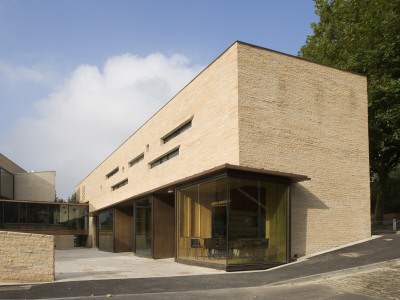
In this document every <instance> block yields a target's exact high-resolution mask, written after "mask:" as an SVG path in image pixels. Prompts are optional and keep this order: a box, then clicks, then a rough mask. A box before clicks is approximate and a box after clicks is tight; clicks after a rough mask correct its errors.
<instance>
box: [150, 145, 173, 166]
mask: <svg viewBox="0 0 400 300" xmlns="http://www.w3.org/2000/svg"><path fill="white" fill-rule="evenodd" d="M178 155H179V147H178V148H176V149H175V150H173V151H171V152H169V153H167V154H165V155H164V156H162V157H160V158H158V159H156V160H155V161H153V162H152V163H150V167H151V168H154V167H157V166H158V165H161V164H163V163H165V162H166V161H167V160H170V159H171V158H173V157H175V156H178Z"/></svg>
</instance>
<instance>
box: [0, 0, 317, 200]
mask: <svg viewBox="0 0 400 300" xmlns="http://www.w3.org/2000/svg"><path fill="white" fill-rule="evenodd" d="M317 21H318V18H317V16H316V15H315V13H314V2H313V1H311V0H282V1H276V0H275V1H272V0H264V1H261V0H258V1H256V0H248V1H236V0H229V1H228V0H226V1H225V0H213V1H209V0H197V1H191V0H186V1H184V0H179V1H178V0H146V1H144V0H142V1H135V0H130V1H121V0H116V1H102V0H96V1H95V0H79V1H75V0H70V1H61V0H59V1H55V0H37V1H22V0H0V41H1V43H0V114H1V118H2V122H1V126H0V152H1V153H3V154H4V155H6V156H7V157H9V158H10V159H12V160H13V161H15V162H16V163H18V164H19V165H20V166H21V167H23V168H25V169H27V170H35V171H41V170H55V171H56V172H57V194H59V195H60V196H61V197H63V198H66V197H67V196H68V195H70V194H72V193H73V192H74V190H75V185H76V184H78V183H79V182H80V181H81V180H82V179H83V178H84V177H85V176H86V175H88V173H89V172H90V171H92V170H93V169H94V168H95V167H96V166H97V165H98V164H99V163H100V162H101V161H102V160H103V159H104V158H106V157H107V156H108V155H109V154H110V153H111V152H112V151H113V150H114V149H115V148H116V147H118V146H119V145H120V144H121V143H122V142H123V141H124V140H125V139H126V138H127V137H129V135H130V134H131V133H132V132H134V131H135V130H136V129H137V128H138V127H139V126H140V125H141V124H142V123H143V122H145V121H146V119H148V118H149V117H150V116H151V115H152V114H154V113H155V112H156V110H157V109H158V108H159V107H161V106H162V105H163V104H164V103H165V102H166V101H168V100H169V99H170V98H171V97H172V96H173V95H174V94H175V93H176V92H178V91H179V90H180V89H181V88H182V87H183V86H184V85H185V84H186V83H187V82H189V81H190V80H191V79H192V78H193V77H194V76H195V75H196V74H197V73H198V72H199V71H201V69H202V68H204V67H205V66H207V65H208V64H209V63H211V62H212V61H213V60H214V59H215V58H216V57H218V55H220V54H221V53H222V52H223V51H224V50H225V49H226V48H228V47H229V46H230V45H231V44H232V43H233V42H234V41H236V40H240V41H244V42H247V43H251V44H255V45H258V46H262V47H266V48H269V49H273V50H277V51H281V52H284V53H288V54H292V55H296V54H297V52H298V51H299V49H300V47H301V46H302V45H303V44H304V42H305V40H306V36H307V35H308V34H311V33H312V30H311V27H310V24H311V23H312V22H317ZM106 117H107V121H106V122H107V124H112V128H111V129H110V128H108V127H105V126H104V123H105V120H104V118H106ZM103 126H104V127H103ZM100 141H101V142H100Z"/></svg>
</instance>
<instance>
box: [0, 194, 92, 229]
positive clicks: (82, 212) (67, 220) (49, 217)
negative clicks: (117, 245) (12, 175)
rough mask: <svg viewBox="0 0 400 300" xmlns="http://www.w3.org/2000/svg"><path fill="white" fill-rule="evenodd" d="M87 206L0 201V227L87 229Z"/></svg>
mask: <svg viewBox="0 0 400 300" xmlns="http://www.w3.org/2000/svg"><path fill="white" fill-rule="evenodd" d="M88 210H89V208H88V206H87V205H72V204H63V203H56V202H51V203H34V202H17V201H0V229H10V230H24V231H29V230H48V231H61V230H64V231H65V230H88Z"/></svg>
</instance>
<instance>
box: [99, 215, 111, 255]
mask: <svg viewBox="0 0 400 300" xmlns="http://www.w3.org/2000/svg"><path fill="white" fill-rule="evenodd" d="M97 220H98V226H97V228H98V245H97V246H98V247H99V249H100V250H103V251H109V252H113V251H114V209H107V210H104V211H102V212H100V213H99V215H98V218H97Z"/></svg>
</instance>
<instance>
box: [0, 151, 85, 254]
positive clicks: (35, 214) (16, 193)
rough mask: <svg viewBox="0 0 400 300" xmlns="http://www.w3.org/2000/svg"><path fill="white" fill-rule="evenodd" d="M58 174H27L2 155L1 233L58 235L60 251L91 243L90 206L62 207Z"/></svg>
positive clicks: (72, 204) (0, 176)
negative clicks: (59, 201) (89, 239)
mask: <svg viewBox="0 0 400 300" xmlns="http://www.w3.org/2000/svg"><path fill="white" fill-rule="evenodd" d="M55 176H56V172H54V171H46V172H33V171H32V172H26V171H25V170H24V169H22V168H21V167H20V166H18V165H17V164H15V163H14V162H12V161H11V160H10V159H8V158H7V157H5V156H4V155H3V154H1V153H0V230H2V231H14V232H29V233H41V234H51V235H54V236H55V238H54V240H55V245H56V248H59V249H61V248H71V247H74V245H79V244H82V243H85V244H86V243H87V242H86V239H87V236H88V204H82V203H58V202H54V201H55V198H56V191H55Z"/></svg>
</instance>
